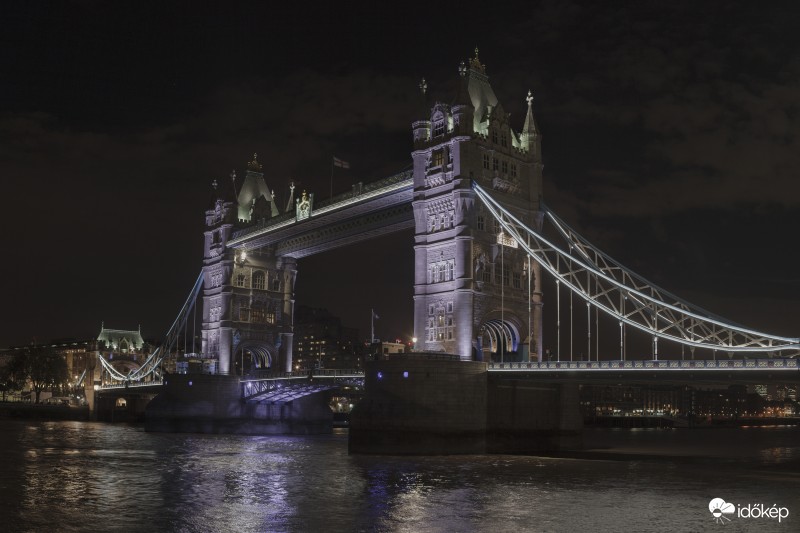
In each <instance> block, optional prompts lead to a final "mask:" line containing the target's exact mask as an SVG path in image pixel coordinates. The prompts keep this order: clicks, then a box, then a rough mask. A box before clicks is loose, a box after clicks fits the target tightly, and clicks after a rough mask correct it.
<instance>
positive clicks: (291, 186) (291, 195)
mask: <svg viewBox="0 0 800 533" xmlns="http://www.w3.org/2000/svg"><path fill="white" fill-rule="evenodd" d="M292 203H294V182H293V181H291V182H289V201H288V202H286V212H287V213H288V212H289V209H291V207H292Z"/></svg>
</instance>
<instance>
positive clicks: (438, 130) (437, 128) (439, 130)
mask: <svg viewBox="0 0 800 533" xmlns="http://www.w3.org/2000/svg"><path fill="white" fill-rule="evenodd" d="M440 135H444V121H443V120H441V121H439V122H436V123H435V124H434V125H433V136H434V137H439V136H440Z"/></svg>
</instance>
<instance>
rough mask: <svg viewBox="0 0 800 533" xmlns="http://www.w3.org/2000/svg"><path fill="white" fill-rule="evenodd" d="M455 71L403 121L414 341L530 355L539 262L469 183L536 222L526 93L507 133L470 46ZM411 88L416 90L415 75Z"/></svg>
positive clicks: (537, 311) (534, 138)
mask: <svg viewBox="0 0 800 533" xmlns="http://www.w3.org/2000/svg"><path fill="white" fill-rule="evenodd" d="M459 76H460V79H459V85H458V90H457V96H456V98H455V101H454V102H453V103H452V104H451V105H450V104H446V103H442V102H436V103H435V105H433V107H432V108H431V110H430V116H429V117H426V118H425V119H424V120H420V121H417V122H414V124H413V132H414V152H413V153H412V156H413V161H414V204H413V205H414V217H415V227H416V231H415V248H414V249H415V254H414V255H415V280H414V335H415V336H416V337H417V349H418V350H425V351H442V352H447V353H455V354H459V355H460V356H461V358H462V359H465V360H468V359H477V360H484V359H489V358H491V359H494V360H498V361H499V360H505V361H513V360H517V361H520V360H526V361H527V360H537V359H538V360H540V359H541V353H542V339H541V331H542V329H541V321H542V313H541V305H542V302H541V300H542V297H541V282H540V276H539V265H538V264H537V263H535V262H534V261H530V262H529V260H528V258H527V256H526V255H525V254H524V252H522V251H521V250H519V249H518V248H517V247H516V246H515V244H516V243H515V242H514V241H513V240H512V239H511V238H510V237H509V236H508V235H505V234H503V233H502V232H501V228H500V225H499V223H497V222H496V221H495V220H494V219H493V218H492V216H491V214H490V213H488V212H487V211H485V210H484V209H483V208H482V206H481V205H480V200H478V199H477V198H476V195H475V193H474V192H473V190H472V188H471V184H472V182H473V181H475V182H477V183H478V184H479V185H480V186H481V187H483V188H484V189H486V190H488V191H490V193H491V194H492V195H493V196H494V197H495V198H496V199H497V200H498V201H500V202H501V203H502V204H503V205H504V206H505V207H506V208H507V209H509V210H510V211H512V212H513V213H514V214H515V216H517V217H519V218H520V219H521V220H523V221H524V222H525V223H526V224H527V225H529V226H531V227H534V228H540V227H541V223H542V214H541V213H540V211H539V203H540V199H541V195H542V162H541V161H542V160H541V152H540V135H539V132H538V130H537V129H536V124H535V122H534V118H533V111H532V106H531V104H532V97H531V96H530V92H529V93H528V98H527V102H528V112H527V116H526V117H525V124H524V126H523V128H522V131H521V132H519V133H517V132H515V131H513V130H512V129H511V125H510V123H509V115H508V114H507V113H506V112H505V111H504V110H503V106H502V105H501V104H500V103H499V102H498V101H497V98H496V96H495V94H494V91H493V90H492V87H491V86H490V85H489V79H488V77H487V75H486V68H485V66H484V65H482V64H481V63H480V61H479V59H478V51H477V49H476V50H475V58H473V59H471V60H470V61H469V65H466V64H464V63H463V62H462V63H461V65H460V67H459ZM420 88H421V89H422V91H423V95H424V92H425V90H426V86H425V82H424V80H423V83H422V84H421V86H420Z"/></svg>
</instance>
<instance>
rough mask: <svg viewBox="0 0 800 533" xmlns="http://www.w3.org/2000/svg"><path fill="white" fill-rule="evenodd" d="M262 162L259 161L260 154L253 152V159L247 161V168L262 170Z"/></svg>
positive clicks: (255, 170) (256, 170) (253, 170)
mask: <svg viewBox="0 0 800 533" xmlns="http://www.w3.org/2000/svg"><path fill="white" fill-rule="evenodd" d="M261 168H262V167H261V163H259V162H258V154H255V153H254V154H253V160H252V161H250V162H249V163H247V170H250V171H252V172H261Z"/></svg>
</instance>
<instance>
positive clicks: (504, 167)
mask: <svg viewBox="0 0 800 533" xmlns="http://www.w3.org/2000/svg"><path fill="white" fill-rule="evenodd" d="M503 174H508V161H503Z"/></svg>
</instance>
